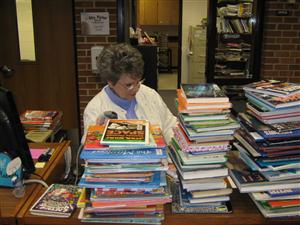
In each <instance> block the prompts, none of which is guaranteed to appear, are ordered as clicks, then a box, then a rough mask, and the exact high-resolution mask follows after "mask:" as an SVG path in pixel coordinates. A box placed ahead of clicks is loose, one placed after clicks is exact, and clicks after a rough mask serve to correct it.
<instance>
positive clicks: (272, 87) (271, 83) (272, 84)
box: [243, 80, 300, 97]
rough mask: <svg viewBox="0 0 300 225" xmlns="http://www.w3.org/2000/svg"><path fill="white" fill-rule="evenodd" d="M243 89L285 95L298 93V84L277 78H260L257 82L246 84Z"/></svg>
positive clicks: (299, 87) (299, 90) (299, 89)
mask: <svg viewBox="0 0 300 225" xmlns="http://www.w3.org/2000/svg"><path fill="white" fill-rule="evenodd" d="M243 89H244V90H245V91H251V92H257V93H263V94H268V95H272V96H279V97H284V96H287V95H293V94H296V93H300V84H297V83H290V82H284V81H278V80H261V81H258V82H254V83H251V84H247V85H245V86H244V88H243Z"/></svg>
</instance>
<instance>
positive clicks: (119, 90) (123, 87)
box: [108, 74, 141, 100]
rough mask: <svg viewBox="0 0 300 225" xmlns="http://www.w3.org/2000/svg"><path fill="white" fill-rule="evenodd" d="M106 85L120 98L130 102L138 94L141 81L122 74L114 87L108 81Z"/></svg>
mask: <svg viewBox="0 0 300 225" xmlns="http://www.w3.org/2000/svg"><path fill="white" fill-rule="evenodd" d="M108 85H109V87H110V88H111V89H112V90H113V91H114V92H115V93H116V94H117V95H118V96H119V97H120V98H123V99H126V100H131V99H133V98H134V97H135V95H136V93H137V92H138V90H139V88H140V86H141V81H140V79H138V78H136V77H133V76H131V75H129V74H123V75H122V76H121V77H120V79H119V80H118V82H117V83H116V84H115V85H113V84H112V83H111V82H110V81H108Z"/></svg>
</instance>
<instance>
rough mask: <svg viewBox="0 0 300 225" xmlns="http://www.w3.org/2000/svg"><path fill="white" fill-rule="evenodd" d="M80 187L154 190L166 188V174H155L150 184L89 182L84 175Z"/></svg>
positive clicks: (159, 172)
mask: <svg viewBox="0 0 300 225" xmlns="http://www.w3.org/2000/svg"><path fill="white" fill-rule="evenodd" d="M78 185H79V186H80V187H86V188H127V189H133V190H134V189H153V188H159V187H161V186H166V173H165V172H163V171H162V172H161V171H156V172H153V177H152V179H151V181H150V182H135V183H132V182H122V183H116V182H88V181H87V180H86V176H85V175H83V176H82V177H81V179H80V181H79V184H78Z"/></svg>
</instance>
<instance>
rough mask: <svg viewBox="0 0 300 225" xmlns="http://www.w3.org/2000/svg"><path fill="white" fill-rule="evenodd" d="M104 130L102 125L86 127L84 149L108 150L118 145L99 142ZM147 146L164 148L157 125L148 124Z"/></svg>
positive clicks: (163, 141) (164, 144) (164, 143)
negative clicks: (148, 138)
mask: <svg viewBox="0 0 300 225" xmlns="http://www.w3.org/2000/svg"><path fill="white" fill-rule="evenodd" d="M103 132H104V126H103V125H92V126H90V127H89V128H88V132H87V136H86V139H85V143H84V147H83V149H84V150H108V149H112V148H113V149H114V148H118V147H114V146H108V145H103V144H101V143H100V140H101V137H102V135H103ZM144 147H145V148H147V147H149V148H150V147H151V148H152V147H153V148H166V142H165V139H164V137H163V134H162V130H161V128H160V127H159V126H158V125H155V124H154V125H152V124H151V125H150V143H149V146H144ZM139 148H140V147H139Z"/></svg>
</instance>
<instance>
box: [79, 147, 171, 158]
mask: <svg viewBox="0 0 300 225" xmlns="http://www.w3.org/2000/svg"><path fill="white" fill-rule="evenodd" d="M166 157H167V155H166V149H124V150H115V149H114V150H110V149H109V150H103V151H97V150H83V151H82V152H81V154H80V158H81V159H137V158H141V159H145V158H148V159H149V158H150V159H163V158H166Z"/></svg>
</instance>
